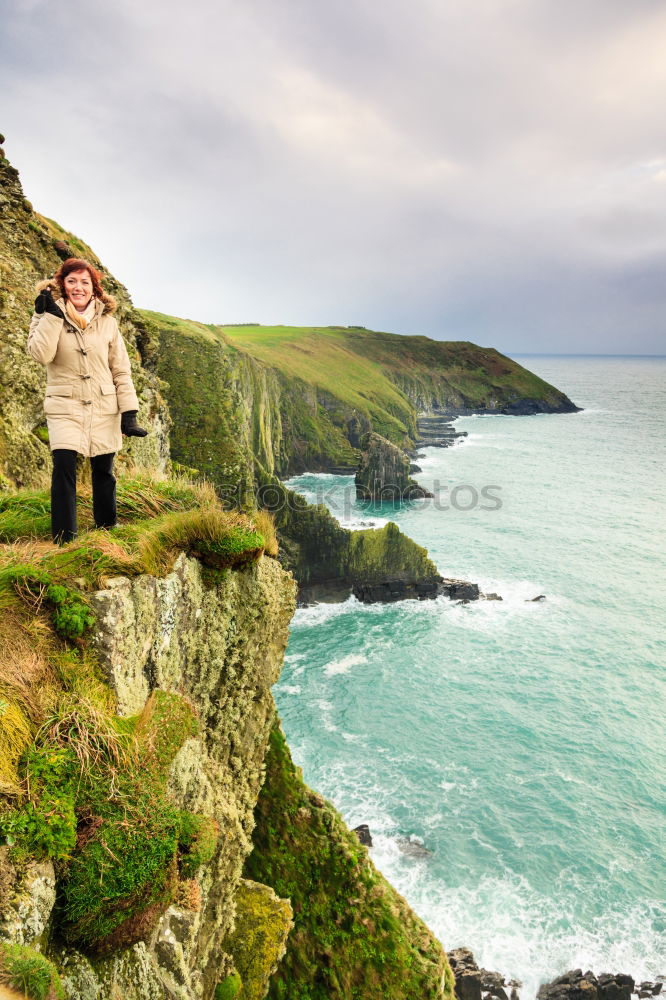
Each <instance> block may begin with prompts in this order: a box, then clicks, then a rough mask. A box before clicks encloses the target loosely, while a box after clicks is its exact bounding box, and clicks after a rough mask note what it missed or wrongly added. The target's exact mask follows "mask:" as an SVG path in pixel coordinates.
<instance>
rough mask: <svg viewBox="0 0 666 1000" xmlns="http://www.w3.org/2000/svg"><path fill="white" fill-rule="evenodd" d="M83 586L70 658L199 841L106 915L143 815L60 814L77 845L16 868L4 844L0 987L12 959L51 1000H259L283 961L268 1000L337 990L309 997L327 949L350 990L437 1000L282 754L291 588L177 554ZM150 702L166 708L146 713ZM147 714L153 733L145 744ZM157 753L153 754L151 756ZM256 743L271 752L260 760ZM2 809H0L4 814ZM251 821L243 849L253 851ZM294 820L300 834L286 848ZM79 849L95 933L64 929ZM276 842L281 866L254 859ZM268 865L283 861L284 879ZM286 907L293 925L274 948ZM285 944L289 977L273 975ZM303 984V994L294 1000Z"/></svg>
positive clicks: (283, 581)
mask: <svg viewBox="0 0 666 1000" xmlns="http://www.w3.org/2000/svg"><path fill="white" fill-rule="evenodd" d="M96 558H99V557H96ZM78 571H79V572H80V571H81V564H79V566H78ZM34 572H36V571H34ZM102 579H103V583H104V586H103V588H102V589H97V590H94V591H93V592H91V593H89V594H88V595H87V596H86V604H87V606H88V607H89V608H90V611H91V613H92V615H93V617H94V620H95V624H94V626H93V628H92V630H91V632H90V634H89V636H88V638H87V639H86V641H85V646H86V648H87V649H88V651H89V655H90V656H91V657H93V659H94V661H95V663H96V664H97V668H96V669H97V672H98V676H99V677H100V678H102V679H103V681H104V683H105V684H108V686H109V688H110V690H111V692H112V695H113V701H114V704H115V708H114V711H115V712H116V713H117V715H116V719H117V722H116V723H114V725H115V726H116V727H117V728H118V730H119V731H129V728H128V727H130V728H131V727H134V731H135V732H136V733H138V734H143V735H142V737H141V738H147V742H148V744H149V747H150V748H152V750H155V748H157V750H158V751H159V753H158V757H159V756H160V754H162V756H161V758H160V759H162V761H163V763H164V766H165V769H166V770H165V775H166V794H167V799H166V801H168V803H169V807H168V808H169V809H171V810H173V809H175V810H176V814H177V815H180V816H183V817H186V818H187V817H189V819H188V822H189V823H192V821H193V819H192V818H194V819H196V821H197V823H198V824H199V826H198V827H197V829H206V830H208V841H207V842H205V843H204V841H205V838H203V840H202V843H201V844H199V846H198V847H197V848H196V849H194V848H193V847H192V846H191V845H190V846H188V847H187V848H185V849H184V848H183V844H182V843H181V844H180V847H179V848H178V868H177V870H174V872H173V875H172V876H171V875H170V876H169V879H172V878H173V879H176V882H175V883H173V882H172V881H170V882H169V883H168V884H169V886H170V888H169V893H168V895H167V896H163V897H160V900H161V901H158V902H157V903H151V905H147V904H148V903H149V902H150V900H151V899H152V897H151V886H152V883H154V882H156V881H159V878H158V874H157V873H154V874H153V875H152V877H151V882H150V883H146V885H145V888H144V889H143V890H142V892H141V893H140V897H139V898H136V896H134V897H132V896H131V895H130V896H127V894H126V893H125V894H124V895H123V892H122V891H120V894H119V895H118V896H117V899H118V902H117V904H115V905H114V906H110V908H109V906H107V908H106V909H104V907H105V905H106V904H104V897H105V896H107V897H108V896H109V894H110V893H111V894H112V892H114V891H116V888H117V885H118V883H122V882H123V880H124V879H128V880H129V879H130V873H131V872H132V875H133V866H134V865H135V862H134V861H133V860H132V859H133V850H134V849H133V846H132V845H133V838H134V837H135V835H139V833H140V827H141V825H142V820H141V818H140V816H137V815H136V813H135V811H134V809H133V803H132V801H131V800H127V801H126V802H125V805H124V807H123V808H124V809H125V810H126V811H125V816H126V818H125V821H122V819H121V820H120V821H118V820H117V819H116V821H112V819H111V818H110V817H109V816H107V815H99V816H97V817H96V816H95V815H93V814H92V813H91V811H90V810H89V809H87V808H86V809H83V810H81V811H79V810H80V807H79V806H77V820H78V824H77V830H78V835H77V839H76V844H75V845H74V847H73V849H72V850H71V852H70V854H69V855H68V856H67V857H64V858H60V860H58V859H56V860H55V863H54V862H53V861H52V860H51V859H50V858H49V857H48V851H46V852H45V851H42V852H41V857H38V856H35V857H33V856H31V855H30V854H29V853H28V854H27V855H26V853H25V851H21V850H20V849H19V848H20V843H21V842H20V838H19V842H18V845H17V846H15V847H13V848H12V849H11V850H10V849H9V847H11V842H12V837H11V836H10V837H9V846H6V847H4V848H2V850H0V887H1V888H2V894H1V902H0V982H1V981H2V975H3V969H4V970H5V972H4V975H5V981H10V982H12V983H13V984H14V985H16V984H17V979H18V973H17V974H16V976H17V978H15V979H12V978H11V976H12V970H13V969H14V970H15V969H17V968H18V967H19V965H20V962H24V964H25V963H26V962H28V961H30V962H32V963H33V966H35V963H37V966H39V963H40V962H41V963H42V964H43V967H44V969H45V970H46V972H45V975H47V976H51V977H52V981H53V984H55V985H54V990H56V992H54V996H55V995H58V994H57V989H56V987H57V988H60V989H62V990H63V991H64V992H63V994H62V995H64V996H65V997H67V998H68V1000H93V998H100V1000H118V998H119V997H122V998H123V1000H157V998H174V1000H219V998H226V997H234V996H239V997H243V998H247V1000H251V998H256V1000H259V998H261V997H263V996H264V995H265V994H266V991H267V989H268V988H269V983H270V981H271V980H270V977H271V974H272V973H274V972H275V970H276V968H277V967H278V964H279V962H280V960H281V959H282V958H283V957H284V959H285V960H286V961H288V966H287V972H286V973H285V975H283V976H282V978H281V980H280V984H281V985H280V986H279V988H278V992H277V993H275V995H276V996H280V997H282V998H288V997H294V998H296V997H301V996H304V995H308V996H311V997H313V998H315V997H319V996H322V997H323V996H324V995H330V996H334V995H339V996H340V997H342V996H348V995H350V994H348V993H345V992H338V993H335V992H334V993H331V994H324V993H322V992H321V990H320V989H318V987H317V983H320V982H323V981H325V982H329V981H331V982H332V981H333V980H332V978H331V976H333V973H331V975H330V976H329V977H328V979H327V977H326V975H324V974H323V973H322V971H321V969H320V968H319V967H318V964H317V961H315V957H316V956H317V955H324V954H327V955H328V961H329V962H332V963H333V966H335V967H338V968H339V969H340V970H342V969H343V968H344V974H343V972H342V971H339V972H338V973H335V975H337V976H338V977H342V978H344V977H347V978H349V977H351V979H353V980H354V981H355V982H358V983H361V982H365V983H367V989H364V991H363V993H362V995H363V996H364V998H365V997H367V998H368V1000H373V998H375V997H376V998H377V1000H379V998H380V997H386V996H393V995H395V996H396V997H397V996H410V995H413V996H416V995H418V996H424V997H432V998H450V997H451V996H452V979H451V974H450V970H449V966H448V963H447V960H446V957H445V955H444V952H443V950H442V947H441V945H440V943H439V942H438V941H437V940H436V939H435V938H434V937H433V936H432V934H431V933H430V932H429V931H428V929H427V927H426V926H425V925H424V924H423V923H422V922H421V921H420V920H419V919H418V918H417V917H416V916H415V915H414V914H413V913H412V912H411V910H410V909H409V907H408V906H407V904H406V903H405V901H404V900H402V899H401V897H399V896H398V895H397V894H396V893H395V892H394V890H392V889H391V887H390V886H389V885H388V884H387V883H386V882H385V880H384V879H383V878H382V876H381V875H380V874H379V872H377V870H376V869H375V868H374V865H373V864H372V861H371V860H370V858H369V857H368V853H367V848H365V847H364V846H363V845H361V844H360V842H358V840H357V838H356V836H355V835H354V834H352V833H350V831H349V830H347V828H346V827H345V826H344V823H343V822H342V819H341V817H340V816H339V814H338V813H337V811H336V810H335V809H334V808H333V807H332V806H331V805H330V803H327V802H325V800H323V799H322V798H321V797H320V796H318V795H317V794H316V793H315V792H313V791H312V790H311V789H308V788H307V786H305V785H304V784H303V782H302V778H300V777H299V776H298V775H297V773H296V771H295V769H294V768H293V766H292V765H291V762H290V759H289V761H288V763H287V758H285V753H286V754H287V755H288V751H286V748H285V746H284V737H283V736H282V735H281V730H280V727H279V722H278V721H277V719H276V717H275V707H274V703H273V699H272V695H271V685H272V684H273V683H274V682H275V680H276V679H277V677H278V675H279V672H280V668H281V663H282V657H283V652H284V649H285V646H286V643H287V637H288V625H289V621H290V619H291V616H292V614H293V611H294V607H295V596H296V585H295V582H294V580H293V578H292V577H291V576H290V575H289V574H288V573H286V572H285V571H284V570H283V569H282V568H281V567H280V565H279V563H278V562H277V560H275V559H272V558H268V557H267V556H260V557H259V558H258V559H255V560H254V561H253V562H251V563H250V564H249V565H238V566H236V567H235V568H231V569H229V570H226V571H223V572H215V571H211V570H209V569H207V568H206V567H205V566H203V565H202V564H201V562H200V561H199V560H198V559H195V558H192V557H191V556H189V555H187V554H186V552H181V554H180V555H178V556H177V558H176V559H175V562H173V565H172V568H171V570H170V571H169V572H167V573H166V574H165V575H164V576H154V575H149V574H145V573H144V574H139V575H135V576H126V575H122V576H109V577H103V578H102ZM81 582H82V581H81ZM21 592H23V591H21ZM26 622H27V619H26ZM27 623H28V624H29V622H27ZM82 700H83V701H85V697H83V698H82ZM159 705H162V706H163V707H164V706H165V707H166V712H164V711H163V712H162V714H160V711H159ZM188 706H189V707H188ZM190 712H191V714H188V713H190ZM70 718H71V717H70ZM151 718H152V720H153V721H155V720H157V723H158V725H157V726H155V727H153V729H152V730H151V729H150V722H151ZM191 718H192V719H194V720H196V725H195V724H193V725H190V723H189V722H188V721H187V720H188V719H191ZM173 720H175V722H176V726H175V730H174V732H173V734H172V736H169V735H168V733H169V730H170V727H171V728H172V729H173ZM2 721H3V720H2V719H1V718H0V729H1V728H2ZM70 725H73V722H70ZM78 731H79V732H80V731H81V730H80V727H79V730H78ZM172 737H173V738H172ZM39 738H40V737H39V735H38V736H37V743H39ZM174 738H175V739H174ZM66 739H67V738H65V743H63V746H64V747H66V746H67V743H66ZM88 740H90V736H89V737H88ZM276 741H277V742H276ZM167 746H170V749H169V752H168V754H167V755H166V756H165V753H166V751H164V753H162V751H161V750H160V748H161V747H164V748H166V747H167ZM270 746H273V747H276V746H277V747H278V749H279V752H280V755H281V756H280V758H279V759H276V758H275V750H273V751H272V754H271V752H270V751H269V747H270ZM174 751H175V752H174ZM267 751H269V753H268V758H267ZM50 752H51V753H53V752H54V751H50ZM59 752H60V751H58V753H59ZM50 759H51V758H50ZM146 759H147V760H151V759H152V758H151V757H148V758H146ZM51 762H52V760H51ZM42 773H43V772H41V771H40V774H42ZM118 780H119V781H120V782H121V785H122V778H120V777H119V778H118ZM266 782H268V783H269V784H268V786H266ZM262 786H264V788H265V791H264V795H263V798H261V790H262ZM123 787H124V786H123ZM131 787H134V786H131ZM33 792H34V789H33ZM125 793H126V790H125ZM110 794H111V796H112V797H113V796H114V795H117V794H118V793H117V792H115V793H114V792H113V790H112V791H111V793H110ZM130 798H131V797H130ZM11 801H13V802H14V803H15V805H14V808H16V805H17V800H16V799H15V798H14V799H13V800H11ZM260 802H261V804H259V803H260ZM305 802H307V803H309V806H308V809H309V810H310V811H309V812H308V809H305V808H304V803H305ZM36 803H37V804H36V806H35V808H36V809H37V810H39V808H40V800H36ZM7 808H8V806H7V802H5V805H4V807H3V809H4V811H3V809H0V826H2V822H3V821H4V824H5V830H7V829H18V827H17V826H16V824H15V825H14V827H11V823H10V826H7V823H8V816H9V815H10V813H7ZM306 812H308V816H307V817H306V815H305V813H306ZM259 816H260V817H261V818H260V824H261V835H260V836H259V837H255V839H254V841H253V832H254V830H255V826H256V823H257V818H258V817H259ZM288 818H290V819H289V822H292V823H295V826H294V827H293V829H292V833H291V834H290V836H289V837H288V838H287V839H285V840H284V842H283V843H281V844H279V845H278V843H277V842H276V841H275V831H277V830H278V829H279V828H280V826H281V825H284V824H285V823H286V822H287V820H288ZM306 820H307V822H306ZM114 822H115V832H114ZM201 824H204V826H203V827H202V826H201ZM205 824H208V826H207V827H206V826H205ZM302 824H305V826H304V827H303V837H302V838H299V836H298V835H296V836H294V833H296V834H297V833H298V830H299V829H300V828H301V825H302ZM123 826H124V828H125V829H123ZM119 828H120V834H119V832H118V831H119ZM306 829H307V830H309V831H310V833H308V834H307V835H306V833H305V830H306ZM211 831H212V833H211ZM271 831H273V832H271ZM181 833H182V830H181ZM119 835H120V838H121V839H120V840H118V836H119ZM160 835H162V836H163V835H164V831H163V830H162V833H161V834H160ZM112 838H115V839H112ZM123 838H124V839H123ZM95 843H97V844H99V845H100V853H99V854H98V855H96V857H98V858H99V861H98V862H97V863H98V864H101V865H102V869H103V868H104V867H108V868H109V869H110V871H111V874H112V875H113V880H112V882H109V881H107V882H106V884H105V888H104V889H101V890H100V891H99V892H98V893H97V894H95V897H94V899H95V904H94V905H95V907H99V906H101V907H102V909H101V910H100V912H99V914H97V916H95V920H94V922H93V920H92V918H91V917H90V913H88V912H84V913H82V914H80V915H79V918H78V920H77V922H76V923H74V924H73V923H72V920H71V916H70V915H71V900H72V883H73V882H74V883H76V882H77V879H79V880H80V878H81V871H82V865H83V864H84V861H85V858H86V856H87V855H86V852H90V851H91V850H92V848H93V847H94V846H95ZM123 845H124V847H123ZM278 847H279V851H280V859H281V864H282V866H283V867H282V868H281V869H280V868H278V867H275V866H274V864H273V852H274V851H275V850H276V849H278ZM148 850H149V848H148V845H146V847H144V848H143V851H144V852H148ZM17 851H18V853H17ZM183 851H184V853H183ZM322 851H323V852H324V854H325V856H326V857H327V858H329V862H327V863H328V864H329V872H330V878H329V881H328V882H322V881H321V879H320V871H321V864H322V858H323V856H324V854H322ZM45 855H46V856H45ZM105 858H106V861H105V860H104V859H105ZM290 858H291V860H290ZM250 862H251V864H250ZM137 863H138V862H137ZM284 865H287V866H291V873H290V876H289V878H290V881H289V882H288V883H286V882H285V880H284ZM114 872H115V874H114ZM101 877H102V874H101V873H100V878H101ZM104 877H105V879H108V877H109V876H108V874H107V875H104ZM160 877H161V876H160ZM318 882H319V887H318V893H319V894H318V900H317V906H316V910H315V907H314V904H313V907H312V909H309V908H308V906H309V904H308V896H309V894H310V887H311V886H312V885H315V884H317V883H318ZM111 885H113V886H114V887H116V888H114V889H111V888H110V886H111ZM287 890H288V891H287ZM340 894H342V895H344V897H345V899H347V897H348V903H349V910H348V912H347V915H346V916H345V914H344V913H341V912H340V910H339V904H340V903H341V901H342V899H341V895H340ZM100 897H101V902H100V901H99V900H100ZM292 897H293V899H292ZM338 897H340V899H338ZM296 898H297V899H298V907H297V909H298V921H299V926H300V930H299V931H298V933H296V934H295V935H294V936H293V939H292V937H290V932H291V931H292V930H293V928H294V926H295V915H294V902H293V900H296ZM364 900H365V902H363V901H364ZM352 901H353V904H352ZM68 907H69V909H68ZM119 907H120V910H119V909H118V908H119ZM341 917H343V918H344V920H345V922H344V923H343V924H342V925H340V918H341ZM379 917H382V919H381V921H380V920H379ZM366 918H367V919H366ZM349 921H351V923H349ZM355 921H360V922H359V923H358V927H357V928H356V930H355V931H354V933H350V929H353V927H352V925H353V926H354V927H355V926H356V925H355V923H354V922H355ZM341 927H342V931H343V932H344V933H342V932H341V931H340V928H341ZM111 928H114V929H113V930H111ZM340 933H341V934H342V936H340V937H339V940H338V941H337V944H335V943H334V944H333V945H332V944H331V942H332V941H334V940H335V937H336V935H338V934H340ZM3 941H4V944H2V942H3ZM303 948H306V949H307V952H308V955H309V956H310V964H309V966H308V969H307V971H304V970H303V969H302V968H300V971H299V972H298V974H296V973H293V975H292V972H291V970H292V969H293V968H295V965H294V963H296V966H297V965H298V956H299V954H300V953H301V952H302V950H303ZM378 949H380V950H384V951H385V952H386V956H387V959H386V964H383V962H379V963H376V962H375V959H374V957H373V956H376V955H377V954H378ZM290 955H291V956H292V958H289V956H290ZM388 956H390V959H389V958H388ZM322 960H323V959H322ZM17 963H18V964H17ZM49 963H50V964H49ZM375 965H377V968H375ZM389 968H390V977H388V973H387V972H386V970H388V969H389ZM8 970H9V971H8ZM377 970H379V972H378V971H377ZM382 970H383V973H384V978H382V975H381V974H380V972H381V971H382ZM403 974H404V975H405V976H409V977H410V982H413V986H414V989H413V990H412V991H411V992H408V993H395V994H394V993H393V992H386V989H387V984H388V982H389V979H390V980H391V981H393V980H394V978H395V981H398V980H401V976H402V975H403ZM322 976H323V979H322ZM387 977H388V978H387ZM396 977H397V978H396ZM58 983H59V984H60V986H59V987H58ZM306 987H307V989H308V990H311V992H309V993H307V994H305V993H303V992H302V991H303V989H304V988H306ZM30 995H31V996H33V997H35V998H36V997H37V993H36V992H33V993H31V994H30Z"/></svg>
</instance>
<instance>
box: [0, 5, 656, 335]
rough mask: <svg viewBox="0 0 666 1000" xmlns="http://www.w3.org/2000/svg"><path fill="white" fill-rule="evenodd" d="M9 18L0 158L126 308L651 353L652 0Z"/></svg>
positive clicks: (57, 12)
mask: <svg viewBox="0 0 666 1000" xmlns="http://www.w3.org/2000/svg"><path fill="white" fill-rule="evenodd" d="M6 23H7V31H6V38H7V39H8V45H9V51H8V52H7V53H6V58H4V56H5V54H4V53H3V59H2V69H1V70H0V83H2V86H3V92H5V93H7V92H10V91H9V88H10V85H11V95H12V96H11V97H10V98H9V99H8V100H7V101H6V105H5V112H4V115H5V117H4V119H3V122H2V123H0V125H1V127H2V130H3V131H4V132H5V134H6V136H7V152H8V155H9V156H10V158H11V159H12V160H13V162H14V163H15V164H16V166H18V167H19V169H20V170H21V173H22V176H23V180H24V184H25V186H26V191H27V194H28V197H30V198H31V200H32V201H33V202H34V203H35V205H36V206H37V208H38V209H39V210H41V211H43V212H45V214H47V215H50V216H51V217H54V218H57V219H58V220H59V221H60V222H61V223H62V224H63V225H65V226H66V227H68V228H70V229H72V230H73V231H75V232H77V233H78V234H79V235H81V236H82V237H83V238H85V239H86V240H88V241H89V242H90V243H91V244H92V245H93V246H94V247H95V249H96V250H97V251H98V252H99V253H100V254H101V256H102V257H103V259H104V260H105V262H106V263H107V264H108V266H109V267H111V268H112V269H113V270H114V272H115V273H117V274H118V276H119V277H120V278H121V280H123V281H124V282H125V283H126V284H127V285H128V287H129V288H130V290H131V291H132V293H133V296H134V299H135V301H136V302H137V304H139V305H144V306H147V307H150V308H156V309H160V310H161V311H165V312H174V313H176V314H178V315H187V316H189V317H192V318H200V319H202V320H205V321H243V320H248V319H249V320H259V321H262V322H284V323H336V322H348V323H362V324H364V325H366V326H374V327H377V328H383V329H393V330H396V331H398V332H405V333H427V334H429V335H431V336H437V337H444V338H445V337H455V338H463V339H473V340H478V341H479V342H482V343H485V344H490V345H493V346H496V347H498V348H499V349H500V350H506V351H520V350H535V351H536V350H544V351H548V350H576V351H581V350H590V351H593V350H595V349H598V350H611V349H612V351H621V350H623V349H625V348H626V349H627V350H630V351H636V350H637V349H640V348H639V346H637V345H643V347H642V349H644V350H645V351H646V352H654V351H655V350H659V345H660V340H659V337H660V334H661V332H662V331H663V320H662V319H661V317H662V316H663V307H664V305H666V301H665V300H666V293H665V292H664V291H663V288H662V285H663V282H662V281H660V280H659V279H660V275H661V273H662V265H663V260H664V257H665V256H666V230H665V229H664V220H665V217H666V134H665V132H666V122H665V121H664V117H663V112H662V98H663V92H664V84H666V72H665V70H664V67H663V58H661V52H662V51H663V43H664V40H665V36H666V11H664V9H663V5H661V4H658V3H654V2H648V0H638V2H637V3H635V4H632V5H627V4H626V3H623V2H619V0H588V2H586V3H585V4H580V3H574V2H573V0H558V2H557V3H556V2H555V0H537V2H535V0H479V2H478V3H476V4H474V5H467V4H459V3H456V2H453V0H449V2H442V0H414V2H413V3H411V4H409V5H407V4H404V3H402V2H398V0H385V2H384V3H382V4H381V5H380V4H377V3H372V2H370V0H354V2H350V3H347V4H333V3H316V4H315V3H312V2H311V0H282V2H281V3H279V4H275V3H274V2H272V0H247V2H246V3H244V4H243V5H237V4H232V3H231V2H230V0H227V2H223V3H212V2H208V0H194V2H192V3H190V4H189V5H187V6H184V5H183V4H182V3H178V4H176V3H175V0H166V2H161V3H159V4H158V3H157V2H156V0H146V2H144V3H142V4H141V5H140V6H138V7H135V6H134V5H131V4H130V3H129V0H121V2H119V3H117V4H115V5H113V7H111V8H108V7H106V6H105V7H102V5H101V4H98V5H96V4H94V3H92V4H91V3H86V4H83V3H82V2H74V3H71V4H69V5H68V6H67V9H63V8H62V7H58V8H56V7H53V5H50V4H47V3H41V2H37V3H32V4H23V5H15V6H14V7H13V8H12V10H11V12H10V14H9V16H8V17H7V18H6ZM45 109H47V113H45ZM661 349H662V350H663V347H662V348H661Z"/></svg>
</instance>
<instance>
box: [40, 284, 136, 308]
mask: <svg viewBox="0 0 666 1000" xmlns="http://www.w3.org/2000/svg"><path fill="white" fill-rule="evenodd" d="M47 289H48V290H49V291H50V292H51V293H52V294H53V298H54V299H55V301H56V302H57V301H58V299H62V297H63V296H62V292H61V291H60V287H59V285H58V282H57V281H56V280H55V278H45V279H44V280H43V281H38V282H37V284H36V285H35V292H36V294H37V295H39V293H40V292H45V291H46V290H47ZM95 297H96V298H97V296H95ZM97 300H98V301H101V302H102V305H103V306H104V308H103V309H102V315H103V314H104V313H108V314H109V315H112V314H113V313H114V312H115V311H116V309H117V307H118V303H117V302H116V300H115V298H114V297H113V295H109V293H108V292H105V291H104V290H102V296H101V299H99V298H98V299H97Z"/></svg>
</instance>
